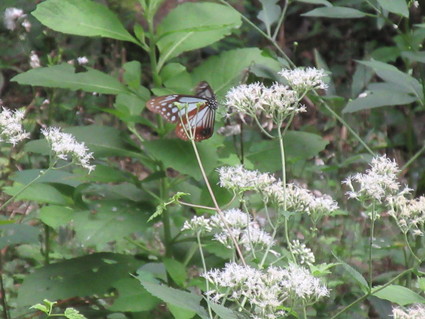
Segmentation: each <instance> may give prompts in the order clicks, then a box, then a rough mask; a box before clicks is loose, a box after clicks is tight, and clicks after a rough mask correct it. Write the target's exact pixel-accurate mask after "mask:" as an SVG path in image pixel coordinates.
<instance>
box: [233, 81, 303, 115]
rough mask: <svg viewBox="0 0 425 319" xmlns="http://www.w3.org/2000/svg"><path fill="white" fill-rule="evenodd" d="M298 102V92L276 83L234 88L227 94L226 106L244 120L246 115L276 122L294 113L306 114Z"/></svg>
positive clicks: (253, 84) (244, 85)
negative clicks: (261, 116) (262, 117)
mask: <svg viewBox="0 0 425 319" xmlns="http://www.w3.org/2000/svg"><path fill="white" fill-rule="evenodd" d="M298 102H299V97H298V94H297V92H295V91H294V90H291V89H289V88H288V87H287V86H284V85H282V84H279V83H275V84H273V85H272V86H271V87H266V86H264V84H262V83H252V84H241V85H239V86H237V87H234V88H232V89H231V90H230V91H229V92H228V93H227V94H226V102H225V104H226V106H227V107H228V108H229V109H230V110H231V111H232V113H236V114H239V116H240V117H241V119H242V120H243V117H244V116H245V115H248V116H250V117H253V118H254V117H258V116H259V115H260V114H264V115H265V116H266V117H267V118H271V119H274V120H276V119H277V118H285V117H287V116H288V115H290V114H292V113H299V112H305V107H304V106H301V105H299V103H298Z"/></svg>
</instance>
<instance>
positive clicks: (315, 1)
mask: <svg viewBox="0 0 425 319" xmlns="http://www.w3.org/2000/svg"><path fill="white" fill-rule="evenodd" d="M296 1H297V2H304V3H310V4H322V5H324V6H326V7H332V3H330V2H329V1H327V0H296Z"/></svg>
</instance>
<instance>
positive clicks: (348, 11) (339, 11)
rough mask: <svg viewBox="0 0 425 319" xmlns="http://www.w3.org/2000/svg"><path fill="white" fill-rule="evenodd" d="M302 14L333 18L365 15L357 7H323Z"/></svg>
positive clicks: (350, 17)
mask: <svg viewBox="0 0 425 319" xmlns="http://www.w3.org/2000/svg"><path fill="white" fill-rule="evenodd" d="M302 16H305V17H319V18H334V19H355V18H364V17H366V13H365V12H362V11H360V10H357V9H352V8H346V7H324V8H316V9H313V10H311V11H309V12H306V13H304V14H302Z"/></svg>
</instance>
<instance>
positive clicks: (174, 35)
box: [157, 2, 242, 70]
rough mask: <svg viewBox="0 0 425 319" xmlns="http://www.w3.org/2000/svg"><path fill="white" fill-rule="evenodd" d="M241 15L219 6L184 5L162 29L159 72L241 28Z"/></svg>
mask: <svg viewBox="0 0 425 319" xmlns="http://www.w3.org/2000/svg"><path fill="white" fill-rule="evenodd" d="M241 23H242V21H241V17H240V14H239V12H237V11H236V10H234V9H233V8H230V7H228V6H224V5H220V4H217V3H211V2H203V3H183V4H181V5H179V6H178V7H177V8H175V9H174V10H172V11H171V12H170V13H169V14H168V15H167V16H166V17H165V18H164V19H163V20H162V21H161V23H160V24H159V25H158V28H157V33H158V42H157V44H158V48H159V51H160V53H161V54H160V57H159V62H158V69H159V70H160V69H161V68H162V66H163V65H164V63H165V62H166V61H168V60H170V59H171V58H173V57H176V56H178V55H179V54H181V53H182V52H185V51H189V50H194V49H199V48H203V47H205V46H208V45H210V44H212V43H214V42H216V41H218V40H220V39H222V38H223V37H225V36H226V35H229V34H230V33H231V31H232V29H234V28H239V26H240V25H241Z"/></svg>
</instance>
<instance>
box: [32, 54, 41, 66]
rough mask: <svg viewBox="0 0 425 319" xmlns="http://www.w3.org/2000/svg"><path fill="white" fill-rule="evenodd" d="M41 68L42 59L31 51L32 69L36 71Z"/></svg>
mask: <svg viewBox="0 0 425 319" xmlns="http://www.w3.org/2000/svg"><path fill="white" fill-rule="evenodd" d="M40 66H41V63H40V58H39V57H38V54H37V53H36V52H35V51H31V54H30V67H31V68H32V69H35V68H39V67H40Z"/></svg>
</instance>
